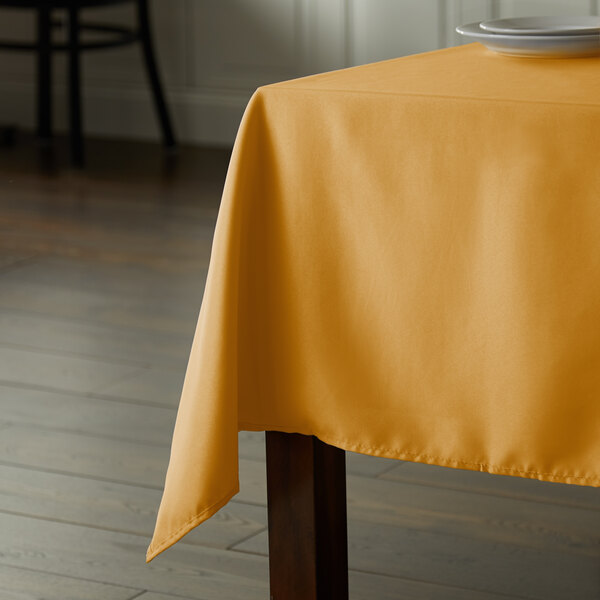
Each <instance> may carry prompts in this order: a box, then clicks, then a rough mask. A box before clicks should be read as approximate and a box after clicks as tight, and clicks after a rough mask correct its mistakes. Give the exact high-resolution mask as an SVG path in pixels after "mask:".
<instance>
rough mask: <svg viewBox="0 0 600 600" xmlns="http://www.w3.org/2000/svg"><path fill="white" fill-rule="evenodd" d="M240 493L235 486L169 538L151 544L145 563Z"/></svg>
mask: <svg viewBox="0 0 600 600" xmlns="http://www.w3.org/2000/svg"><path fill="white" fill-rule="evenodd" d="M239 491H240V488H239V485H238V486H236V487H235V488H234V489H233V490H232V491H230V492H228V493H227V494H225V496H223V497H222V498H221V499H220V500H218V501H217V502H215V503H214V504H211V505H210V506H209V507H208V508H206V509H205V510H203V511H202V512H200V513H198V514H197V515H195V516H193V517H192V518H191V519H189V520H188V521H186V522H185V523H184V524H183V525H182V526H181V527H179V529H177V530H176V531H174V532H173V533H172V534H171V535H169V537H167V538H166V539H164V540H163V541H162V542H160V543H158V544H156V543H154V542H152V543H151V544H150V546H149V547H148V550H147V552H146V563H149V562H150V561H152V560H153V559H154V558H156V557H157V556H158V555H159V554H160V553H161V552H164V551H165V550H167V549H168V548H170V547H171V546H173V545H174V544H176V543H177V542H178V541H179V540H180V539H181V538H182V537H183V536H184V535H186V534H188V533H189V532H190V531H191V530H192V529H194V528H195V527H197V526H198V525H200V523H203V522H204V521H206V520H208V519H210V517H212V516H213V515H214V514H215V513H216V512H217V511H219V510H220V509H221V508H223V507H224V506H225V505H226V504H227V503H228V502H229V501H230V500H231V499H232V498H233V497H234V496H235V495H236V494H237V493H238V492H239Z"/></svg>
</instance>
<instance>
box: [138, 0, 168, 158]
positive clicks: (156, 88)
mask: <svg viewBox="0 0 600 600" xmlns="http://www.w3.org/2000/svg"><path fill="white" fill-rule="evenodd" d="M137 7H138V25H139V35H140V42H141V44H142V49H143V51H144V60H145V63H146V71H147V73H148V79H149V80H150V85H151V86H152V94H153V96H154V106H155V108H156V112H157V113H158V119H159V121H160V126H161V129H162V135H163V143H164V145H165V146H167V147H173V146H175V143H176V142H175V135H174V133H173V127H172V125H171V119H170V117H169V111H168V108H167V103H166V101H165V97H164V94H163V91H162V86H161V83H160V76H159V73H158V67H157V65H156V57H155V55H154V47H153V44H152V31H151V27H150V15H149V11H148V0H138V2H137Z"/></svg>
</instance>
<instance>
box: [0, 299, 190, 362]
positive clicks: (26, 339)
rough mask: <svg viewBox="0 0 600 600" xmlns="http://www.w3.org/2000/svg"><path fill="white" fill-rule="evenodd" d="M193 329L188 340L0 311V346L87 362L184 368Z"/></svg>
mask: <svg viewBox="0 0 600 600" xmlns="http://www.w3.org/2000/svg"><path fill="white" fill-rule="evenodd" d="M192 335H193V327H192V326H190V332H189V334H188V335H187V336H182V335H175V334H169V333H167V332H163V333H162V334H160V335H158V334H150V333H147V332H145V331H143V330H139V329H127V328H125V327H116V326H109V325H102V324H97V323H86V322H81V321H76V320H75V321H73V320H68V319H58V318H52V317H48V316H41V315H36V314H31V313H27V312H25V311H14V310H7V309H0V344H2V345H12V346H19V347H23V348H24V349H28V348H29V349H33V350H45V351H58V352H60V353H63V354H64V353H67V354H76V355H78V356H80V357H82V358H83V357H86V358H100V359H108V360H109V361H110V362H115V361H118V360H124V361H126V362H127V363H141V364H143V365H147V364H154V365H160V366H162V367H168V366H175V367H176V368H178V369H179V370H181V369H184V368H185V365H186V364H187V359H188V355H189V352H190V348H191V344H192Z"/></svg>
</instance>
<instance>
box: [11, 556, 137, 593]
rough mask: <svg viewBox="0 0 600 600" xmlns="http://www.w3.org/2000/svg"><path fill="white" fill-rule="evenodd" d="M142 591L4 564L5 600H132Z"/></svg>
mask: <svg viewBox="0 0 600 600" xmlns="http://www.w3.org/2000/svg"><path fill="white" fill-rule="evenodd" d="M140 591H141V590H139V589H138V590H136V589H133V588H130V587H120V586H115V585H110V584H107V583H99V582H97V581H90V580H87V579H80V578H74V577H63V576H61V575H54V574H52V573H42V572H40V571H32V570H29V569H19V568H14V567H7V566H6V565H1V564H0V597H1V598H2V600H130V598H133V597H134V596H135V595H136V594H139V593H140Z"/></svg>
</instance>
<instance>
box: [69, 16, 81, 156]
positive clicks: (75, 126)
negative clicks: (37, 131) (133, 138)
mask: <svg viewBox="0 0 600 600" xmlns="http://www.w3.org/2000/svg"><path fill="white" fill-rule="evenodd" d="M79 33H80V27H79V9H78V8H77V7H75V6H71V7H70V8H69V121H70V123H69V125H70V136H71V161H72V163H73V165H74V166H76V167H82V166H83V164H84V149H83V134H82V131H81V121H82V117H81V73H80V48H79Z"/></svg>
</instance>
